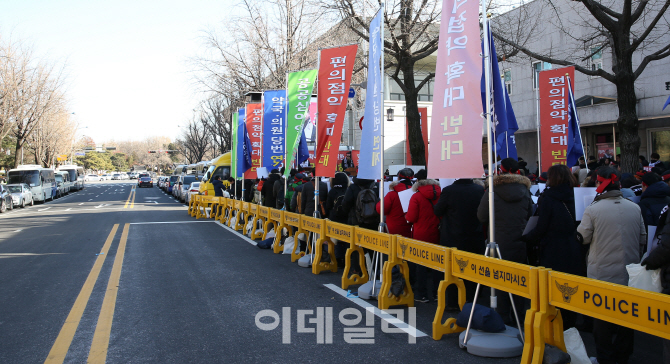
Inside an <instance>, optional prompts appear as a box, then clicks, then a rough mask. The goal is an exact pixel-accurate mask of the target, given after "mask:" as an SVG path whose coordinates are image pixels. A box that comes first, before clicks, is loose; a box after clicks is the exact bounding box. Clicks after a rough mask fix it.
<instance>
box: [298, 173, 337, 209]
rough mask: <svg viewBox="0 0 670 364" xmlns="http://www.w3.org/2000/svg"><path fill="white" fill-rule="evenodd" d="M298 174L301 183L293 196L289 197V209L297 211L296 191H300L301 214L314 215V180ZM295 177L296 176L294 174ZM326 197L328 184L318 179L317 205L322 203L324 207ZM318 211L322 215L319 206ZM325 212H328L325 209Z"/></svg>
mask: <svg viewBox="0 0 670 364" xmlns="http://www.w3.org/2000/svg"><path fill="white" fill-rule="evenodd" d="M298 175H301V176H302V177H300V179H301V180H302V181H303V184H302V185H300V186H298V187H296V191H295V193H294V194H293V198H292V199H291V211H295V212H297V211H298V209H297V208H298V206H297V205H298V198H297V197H298V192H302V195H301V202H302V206H301V211H302V213H303V215H307V216H314V199H315V196H316V195H315V194H314V186H315V185H316V181H315V180H314V179H311V178H310V177H307V176H306V175H303V174H302V173H298ZM296 178H298V176H297V175H296ZM327 199H328V184H326V182H323V181H320V182H319V205H321V204H323V205H324V207H325V204H326V201H327ZM319 213H320V214H321V215H323V213H322V212H321V208H320V207H319ZM326 213H328V212H327V211H326ZM326 217H327V216H321V218H324V219H325V218H326Z"/></svg>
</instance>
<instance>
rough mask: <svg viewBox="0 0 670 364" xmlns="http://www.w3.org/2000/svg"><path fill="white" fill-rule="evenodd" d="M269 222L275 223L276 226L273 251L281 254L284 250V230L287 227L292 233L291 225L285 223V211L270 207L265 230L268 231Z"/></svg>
mask: <svg viewBox="0 0 670 364" xmlns="http://www.w3.org/2000/svg"><path fill="white" fill-rule="evenodd" d="M269 224H273V226H274V228H275V243H274V245H273V247H272V251H273V252H274V253H275V254H281V253H283V252H284V244H283V243H282V231H283V230H284V228H286V231H287V232H288V233H289V235H290V233H291V227H290V226H288V225H286V224H284V211H283V210H277V209H270V215H269V216H268V221H267V222H266V223H265V225H266V228H265V231H266V233H267V231H269V230H268V228H267V226H269Z"/></svg>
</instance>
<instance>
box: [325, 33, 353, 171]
mask: <svg viewBox="0 0 670 364" xmlns="http://www.w3.org/2000/svg"><path fill="white" fill-rule="evenodd" d="M357 50H358V45H356V44H353V45H349V46H344V47H336V48H328V49H322V50H321V61H320V63H319V78H318V82H319V85H318V88H317V90H318V93H317V107H318V115H319V117H318V119H317V126H318V137H317V140H316V148H317V150H316V152H317V153H316V171H315V175H316V176H319V177H335V170H336V168H337V164H338V163H337V153H338V152H339V149H340V139H342V125H343V123H344V113H345V112H346V110H347V100H348V95H349V85H350V84H351V75H352V73H353V70H354V62H355V61H356V51H357Z"/></svg>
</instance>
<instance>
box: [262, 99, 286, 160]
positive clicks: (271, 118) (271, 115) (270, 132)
mask: <svg viewBox="0 0 670 364" xmlns="http://www.w3.org/2000/svg"><path fill="white" fill-rule="evenodd" d="M285 112H286V90H268V91H265V92H264V93H263V120H264V124H263V144H262V145H263V153H262V154H263V162H262V166H263V167H266V168H267V170H268V172H270V171H271V170H273V169H275V168H276V169H279V168H280V167H281V166H282V162H283V161H284V146H285V144H286V143H285V139H286V120H285V119H284V115H285ZM291 152H292V151H291Z"/></svg>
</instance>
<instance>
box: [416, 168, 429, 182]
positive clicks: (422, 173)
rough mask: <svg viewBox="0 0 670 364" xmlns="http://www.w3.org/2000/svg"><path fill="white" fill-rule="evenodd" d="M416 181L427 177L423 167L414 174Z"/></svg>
mask: <svg viewBox="0 0 670 364" xmlns="http://www.w3.org/2000/svg"><path fill="white" fill-rule="evenodd" d="M414 177H415V178H416V180H417V181H421V180H424V179H426V178H428V172H426V170H425V169H420V170H419V171H418V172H416V174H415V175H414Z"/></svg>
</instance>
